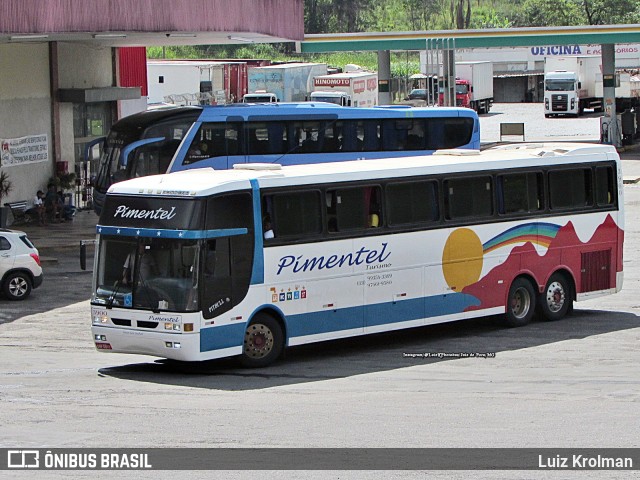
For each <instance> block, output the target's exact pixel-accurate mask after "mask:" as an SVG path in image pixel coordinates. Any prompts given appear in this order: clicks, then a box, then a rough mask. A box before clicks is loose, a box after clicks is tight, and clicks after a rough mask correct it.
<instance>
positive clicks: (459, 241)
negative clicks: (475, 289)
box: [442, 228, 483, 292]
mask: <svg viewBox="0 0 640 480" xmlns="http://www.w3.org/2000/svg"><path fill="white" fill-rule="evenodd" d="M482 255H483V251H482V242H481V241H480V239H479V238H478V235H476V233H475V232H474V231H473V230H471V229H469V228H458V229H456V230H454V231H453V232H452V233H451V235H449V238H448V239H447V242H446V243H445V245H444V250H443V252H442V273H443V274H444V279H445V281H446V282H447V285H449V288H451V290H454V291H456V292H461V291H462V289H463V288H464V287H466V286H467V285H471V284H472V283H475V282H477V281H478V280H479V279H480V273H481V272H482V261H483V259H482Z"/></svg>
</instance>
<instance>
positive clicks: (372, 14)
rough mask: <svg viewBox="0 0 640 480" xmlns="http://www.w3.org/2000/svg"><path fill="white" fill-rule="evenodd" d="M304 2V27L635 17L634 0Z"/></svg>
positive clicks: (401, 27)
mask: <svg viewBox="0 0 640 480" xmlns="http://www.w3.org/2000/svg"><path fill="white" fill-rule="evenodd" d="M304 5H305V32H306V33H334V32H367V31H377V32H382V31H392V30H393V31H405V30H452V29H481V28H510V27H527V26H528V27H542V26H569V25H608V24H622V23H638V22H640V2H638V0H382V1H381V0H349V1H344V0H305V1H304Z"/></svg>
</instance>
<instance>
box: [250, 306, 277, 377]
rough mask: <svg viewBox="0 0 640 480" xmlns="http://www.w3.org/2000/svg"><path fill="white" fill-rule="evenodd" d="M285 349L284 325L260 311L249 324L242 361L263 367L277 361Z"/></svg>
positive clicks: (255, 366)
mask: <svg viewBox="0 0 640 480" xmlns="http://www.w3.org/2000/svg"><path fill="white" fill-rule="evenodd" d="M283 349H284V333H283V331H282V326H281V325H280V323H278V321H277V320H275V319H274V318H273V317H271V316H269V315H266V314H264V313H259V314H257V315H256V316H255V318H254V319H253V320H252V321H251V323H250V324H249V325H248V326H247V329H246V330H245V334H244V344H243V347H242V355H241V357H240V363H241V364H242V365H243V366H245V367H248V368H261V367H266V366H267V365H270V364H272V363H273V362H275V361H276V360H277V359H278V357H279V356H280V355H281V354H282V351H283Z"/></svg>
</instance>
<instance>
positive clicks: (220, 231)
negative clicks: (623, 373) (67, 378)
mask: <svg viewBox="0 0 640 480" xmlns="http://www.w3.org/2000/svg"><path fill="white" fill-rule="evenodd" d="M621 178H622V174H621V170H620V164H619V157H618V155H617V153H616V150H615V149H614V148H613V147H611V146H604V145H586V144H555V145H522V144H521V145H519V146H517V147H516V146H513V147H505V148H496V149H489V150H486V151H483V152H479V151H470V150H450V151H441V152H436V154H434V155H431V156H421V157H407V158H391V159H379V160H371V161H351V162H339V163H325V164H312V165H297V166H289V167H281V166H279V165H274V164H244V165H239V166H236V168H235V169H230V170H221V171H214V170H213V169H210V168H204V169H196V170H190V171H183V172H177V173H172V174H166V175H159V176H152V177H147V178H140V179H134V180H130V181H127V182H122V183H119V184H117V185H114V186H113V187H112V188H111V189H110V191H109V193H108V194H107V197H106V202H105V207H104V209H103V212H102V215H101V217H100V221H99V225H98V227H97V233H98V242H97V249H96V255H95V265H94V280H93V294H92V298H91V315H92V333H93V337H94V341H95V345H96V347H97V348H98V349H100V350H102V351H110V352H122V353H137V354H147V355H153V356H157V357H164V358H171V359H177V360H184V361H198V360H207V359H214V358H220V357H227V356H235V355H239V356H240V358H241V359H242V362H243V363H244V364H245V365H248V366H264V365H267V364H269V363H271V362H273V361H274V360H275V359H276V358H277V357H278V356H279V355H280V353H281V352H282V351H283V349H284V348H285V347H286V346H293V345H300V344H305V343H311V342H318V341H324V340H331V339H337V338H344V337H350V336H356V335H363V334H368V333H377V332H384V331H389V330H396V329H403V328H410V327H420V326H424V325H430V324H435V323H440V322H449V321H455V320H461V319H467V318H473V317H478V316H484V315H494V314H503V315H505V317H504V318H505V320H506V322H507V324H508V325H511V326H520V325H524V324H526V323H528V322H529V321H530V320H531V318H532V316H533V314H534V311H536V310H537V311H539V312H541V314H542V315H543V316H544V317H545V318H547V319H549V320H556V319H560V318H562V317H563V316H564V315H565V314H567V313H568V312H570V311H571V309H572V305H573V301H574V300H581V299H586V298H593V297H596V296H598V295H605V294H610V293H615V292H616V291H618V290H619V289H620V288H621V286H622V244H623V236H624V220H623V200H622V180H621ZM125 267H126V268H125Z"/></svg>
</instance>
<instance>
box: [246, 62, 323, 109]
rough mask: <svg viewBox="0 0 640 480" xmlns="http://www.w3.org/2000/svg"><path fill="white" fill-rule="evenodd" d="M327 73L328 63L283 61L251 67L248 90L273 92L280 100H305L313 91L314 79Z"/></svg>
mask: <svg viewBox="0 0 640 480" xmlns="http://www.w3.org/2000/svg"><path fill="white" fill-rule="evenodd" d="M326 74H327V64H326V63H283V64H279V65H269V66H266V67H250V68H249V69H248V74H247V78H248V92H249V93H250V94H254V93H262V94H264V93H271V94H273V95H275V97H276V99H277V101H279V102H304V101H306V100H307V99H308V98H309V95H310V94H311V92H312V91H313V79H314V78H315V77H317V76H320V75H326ZM243 101H244V99H243Z"/></svg>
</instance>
